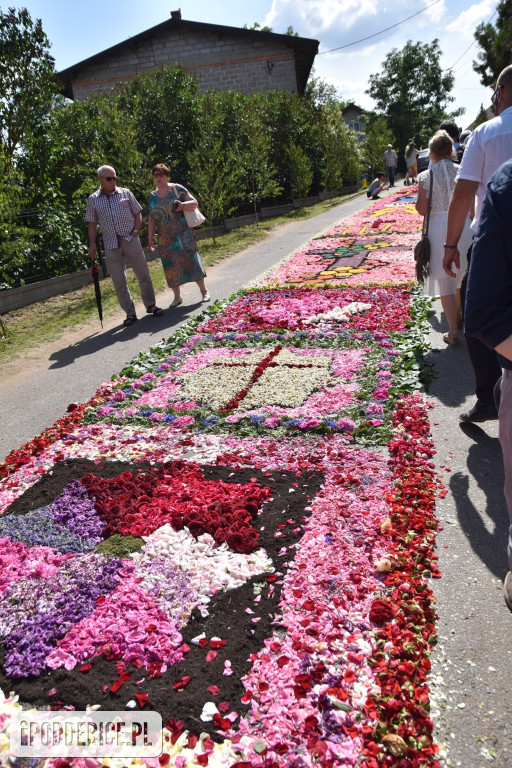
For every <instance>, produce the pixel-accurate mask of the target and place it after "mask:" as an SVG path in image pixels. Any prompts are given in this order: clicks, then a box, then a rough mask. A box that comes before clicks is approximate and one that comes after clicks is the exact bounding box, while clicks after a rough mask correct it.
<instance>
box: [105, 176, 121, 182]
mask: <svg viewBox="0 0 512 768" xmlns="http://www.w3.org/2000/svg"><path fill="white" fill-rule="evenodd" d="M101 178H102V179H105V181H117V176H102V177H101Z"/></svg>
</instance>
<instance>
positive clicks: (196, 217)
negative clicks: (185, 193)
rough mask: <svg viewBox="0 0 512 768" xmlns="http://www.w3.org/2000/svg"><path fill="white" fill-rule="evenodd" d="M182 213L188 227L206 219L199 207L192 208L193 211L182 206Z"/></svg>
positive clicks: (195, 225)
mask: <svg viewBox="0 0 512 768" xmlns="http://www.w3.org/2000/svg"><path fill="white" fill-rule="evenodd" d="M183 215H184V216H185V221H186V222H187V226H189V227H198V226H199V225H200V224H202V223H203V221H206V219H205V217H204V216H203V214H202V213H201V211H200V210H199V208H194V210H193V211H189V210H187V209H186V208H183Z"/></svg>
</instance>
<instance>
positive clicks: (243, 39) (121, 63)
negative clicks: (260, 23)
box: [59, 11, 319, 101]
mask: <svg viewBox="0 0 512 768" xmlns="http://www.w3.org/2000/svg"><path fill="white" fill-rule="evenodd" d="M318 45H319V43H318V40H311V39H309V38H304V37H295V36H293V35H278V34H275V33H273V32H261V31H258V30H253V29H240V28H238V27H226V26H220V25H217V24H205V23H202V22H197V21H187V20H185V19H182V18H181V12H180V11H172V12H171V18H170V19H168V20H167V21H164V22H163V23H162V24H158V25H157V26H156V27H152V28H151V29H148V30H146V32H141V33H140V34H139V35H135V36H134V37H131V38H129V40H125V41H124V42H122V43H119V44H118V45H114V46H113V47H112V48H108V49H107V50H106V51H102V52H101V53H97V54H95V55H94V56H91V57H90V58H88V59H85V60H84V61H80V62H78V63H77V64H74V65H73V66H71V67H68V68H67V69H64V70H62V71H61V72H59V78H60V80H61V82H62V86H63V93H64V95H65V96H67V97H68V98H70V99H75V100H77V101H84V100H85V99H86V98H87V97H88V96H90V95H91V94H93V93H97V92H98V91H109V90H111V89H112V88H113V87H114V86H115V85H116V84H117V83H121V82H126V81H128V80H130V79H132V78H134V77H135V76H136V75H140V74H143V73H146V72H151V71H154V70H156V69H159V68H160V67H162V66H166V65H167V66H170V65H172V64H175V63H179V64H180V65H181V66H182V67H183V68H184V69H185V70H186V71H187V72H190V73H192V74H195V75H197V77H198V79H199V83H200V90H201V91H205V90H206V89H208V88H213V89H214V90H218V91H225V90H229V89H232V90H236V91H242V92H244V93H249V94H251V93H262V92H263V93H264V92H267V91H270V90H287V91H289V92H290V93H298V94H303V93H304V88H305V87H306V83H307V81H308V77H309V74H310V72H311V68H312V66H313V61H314V59H315V55H316V54H317V52H318Z"/></svg>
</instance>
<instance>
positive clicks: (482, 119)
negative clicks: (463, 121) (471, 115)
mask: <svg viewBox="0 0 512 768" xmlns="http://www.w3.org/2000/svg"><path fill="white" fill-rule="evenodd" d="M488 119H489V117H488V115H487V110H486V109H485V107H484V105H483V104H480V112H479V113H478V115H477V116H476V119H475V121H474V122H473V123H471V125H470V128H471V130H472V131H474V130H475V128H476V127H477V126H479V125H481V124H482V123H486V122H487V121H488Z"/></svg>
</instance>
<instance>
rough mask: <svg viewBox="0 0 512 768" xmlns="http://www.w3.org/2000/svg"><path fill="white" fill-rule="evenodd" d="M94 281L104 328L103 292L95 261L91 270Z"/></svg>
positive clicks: (99, 313) (97, 303)
mask: <svg viewBox="0 0 512 768" xmlns="http://www.w3.org/2000/svg"><path fill="white" fill-rule="evenodd" d="M91 275H92V281H93V283H94V293H95V296H96V305H97V307H98V315H99V316H100V323H101V327H102V328H103V309H102V308H101V291H100V278H99V275H98V267H97V266H96V262H95V261H94V262H93V264H92V269H91Z"/></svg>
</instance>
